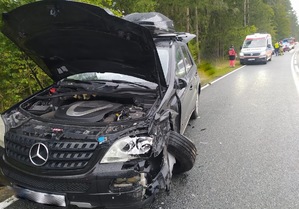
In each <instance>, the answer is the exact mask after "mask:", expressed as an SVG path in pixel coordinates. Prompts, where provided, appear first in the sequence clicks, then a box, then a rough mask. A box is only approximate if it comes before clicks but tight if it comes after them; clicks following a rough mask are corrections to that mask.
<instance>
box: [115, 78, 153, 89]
mask: <svg viewBox="0 0 299 209" xmlns="http://www.w3.org/2000/svg"><path fill="white" fill-rule="evenodd" d="M110 81H111V82H113V83H126V84H130V85H134V86H139V87H142V88H146V89H151V88H150V87H149V86H146V85H143V84H140V83H135V82H131V81H124V80H114V79H113V80H110Z"/></svg>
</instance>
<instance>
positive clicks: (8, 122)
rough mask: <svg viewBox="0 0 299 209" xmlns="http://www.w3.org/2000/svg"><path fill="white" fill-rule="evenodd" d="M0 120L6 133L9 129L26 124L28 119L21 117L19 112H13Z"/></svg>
mask: <svg viewBox="0 0 299 209" xmlns="http://www.w3.org/2000/svg"><path fill="white" fill-rule="evenodd" d="M2 119H3V121H4V124H5V128H6V131H8V130H9V129H11V128H16V127H18V126H20V125H22V124H23V123H24V122H26V121H27V120H28V119H29V118H28V117H26V116H25V115H23V114H22V113H21V112H19V111H17V110H15V111H12V112H10V113H8V114H5V115H2Z"/></svg>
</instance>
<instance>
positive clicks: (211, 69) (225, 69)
mask: <svg viewBox="0 0 299 209" xmlns="http://www.w3.org/2000/svg"><path fill="white" fill-rule="evenodd" d="M239 67H241V65H240V63H239V62H238V61H236V66H235V67H234V68H232V67H230V66H229V61H228V60H220V61H215V62H213V63H209V62H206V61H202V62H201V64H200V65H199V70H198V72H199V77H200V79H201V86H204V85H206V84H208V83H210V82H212V81H213V80H216V79H217V78H220V77H222V76H224V75H225V74H227V73H229V72H231V71H233V70H235V69H237V68H239Z"/></svg>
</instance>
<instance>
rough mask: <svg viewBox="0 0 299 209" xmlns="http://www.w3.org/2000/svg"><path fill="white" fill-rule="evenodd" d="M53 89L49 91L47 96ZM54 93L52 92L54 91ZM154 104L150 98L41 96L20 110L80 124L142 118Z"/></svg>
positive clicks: (90, 95)
mask: <svg viewBox="0 0 299 209" xmlns="http://www.w3.org/2000/svg"><path fill="white" fill-rule="evenodd" d="M51 91H53V89H50V92H51ZM55 91H56V90H55ZM154 102H155V98H154V97H146V96H137V97H136V95H135V96H132V97H119V96H118V95H117V94H115V95H114V97H112V96H111V95H110V96H109V97H107V96H101V95H96V94H76V92H75V91H73V95H72V94H70V93H69V92H68V94H67V96H65V94H61V96H60V95H59V94H58V93H56V92H55V93H50V94H45V92H44V93H41V94H40V95H37V96H36V97H33V98H31V99H29V100H27V101H26V102H24V103H23V104H22V105H21V107H22V108H23V109H24V110H26V111H28V112H29V113H31V114H33V115H35V116H40V117H42V118H46V119H58V120H66V121H73V122H80V123H96V122H107V123H109V122H116V121H126V120H134V119H139V118H142V117H145V116H146V114H147V112H148V110H149V109H150V108H151V107H152V105H153V103H154Z"/></svg>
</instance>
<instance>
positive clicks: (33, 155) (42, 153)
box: [29, 143, 49, 166]
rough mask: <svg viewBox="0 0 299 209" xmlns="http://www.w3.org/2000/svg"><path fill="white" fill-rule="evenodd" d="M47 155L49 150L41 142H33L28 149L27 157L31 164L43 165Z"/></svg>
mask: <svg viewBox="0 0 299 209" xmlns="http://www.w3.org/2000/svg"><path fill="white" fill-rule="evenodd" d="M48 157H49V150H48V148H47V147H46V145H44V144H43V143H35V144H34V145H32V147H31V148H30V151H29V158H30V161H31V162H32V164H33V165H36V166H42V165H44V164H45V163H46V162H47V160H48Z"/></svg>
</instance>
